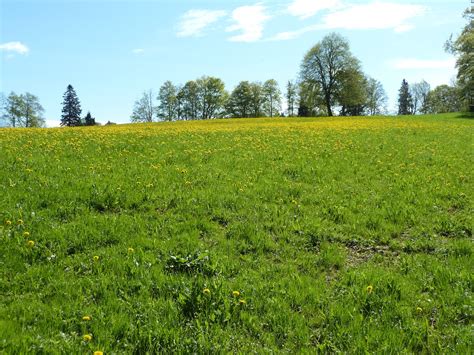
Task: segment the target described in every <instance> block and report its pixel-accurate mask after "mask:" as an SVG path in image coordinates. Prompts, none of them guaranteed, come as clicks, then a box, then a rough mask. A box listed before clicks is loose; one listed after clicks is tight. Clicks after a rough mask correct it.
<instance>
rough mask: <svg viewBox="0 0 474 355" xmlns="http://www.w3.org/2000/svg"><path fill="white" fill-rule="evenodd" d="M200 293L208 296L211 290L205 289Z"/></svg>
mask: <svg viewBox="0 0 474 355" xmlns="http://www.w3.org/2000/svg"><path fill="white" fill-rule="evenodd" d="M202 293H204V294H205V295H210V294H211V290H209V289H208V288H205V289H204V290H202Z"/></svg>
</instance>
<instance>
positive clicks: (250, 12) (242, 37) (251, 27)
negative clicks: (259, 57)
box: [226, 4, 270, 42]
mask: <svg viewBox="0 0 474 355" xmlns="http://www.w3.org/2000/svg"><path fill="white" fill-rule="evenodd" d="M265 10H266V8H265V6H263V5H261V4H256V5H252V6H241V7H238V8H236V9H235V10H234V11H232V19H233V20H234V21H235V22H236V23H235V24H234V25H232V26H229V27H227V29H226V31H227V32H234V31H242V33H241V34H239V35H236V36H233V37H230V38H229V41H232V42H256V41H258V40H260V39H261V38H262V35H263V27H264V24H265V22H266V21H268V20H269V19H270V16H268V15H267V14H266V13H265Z"/></svg>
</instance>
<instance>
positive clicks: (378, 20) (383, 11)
mask: <svg viewBox="0 0 474 355" xmlns="http://www.w3.org/2000/svg"><path fill="white" fill-rule="evenodd" d="M426 10H427V8H426V7H425V6H421V5H411V4H397V3H390V2H378V1H376V2H372V3H368V4H356V5H347V6H344V7H338V9H336V10H335V11H333V12H330V13H328V14H326V15H325V16H324V17H323V20H322V22H321V23H319V24H315V25H311V26H306V27H303V28H301V29H299V30H296V31H287V32H280V33H278V34H277V35H275V36H274V37H273V38H271V39H272V40H275V41H281V40H290V39H294V38H297V37H300V36H302V35H303V34H305V33H308V32H314V31H318V30H327V29H346V30H393V31H394V32H396V33H401V32H406V31H410V30H412V29H413V28H414V26H413V25H412V24H410V23H407V21H409V20H411V19H413V18H415V17H418V16H421V15H423V14H424V13H425V12H426Z"/></svg>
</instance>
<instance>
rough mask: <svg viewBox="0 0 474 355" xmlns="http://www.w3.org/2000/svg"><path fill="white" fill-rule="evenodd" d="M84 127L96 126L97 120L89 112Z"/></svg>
mask: <svg viewBox="0 0 474 355" xmlns="http://www.w3.org/2000/svg"><path fill="white" fill-rule="evenodd" d="M84 125H86V126H95V118H94V117H92V115H91V113H90V112H87V115H86V117H84Z"/></svg>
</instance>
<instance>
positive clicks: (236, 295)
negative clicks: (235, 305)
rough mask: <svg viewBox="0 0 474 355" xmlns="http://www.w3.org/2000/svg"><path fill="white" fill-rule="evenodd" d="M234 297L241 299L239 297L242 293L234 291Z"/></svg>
mask: <svg viewBox="0 0 474 355" xmlns="http://www.w3.org/2000/svg"><path fill="white" fill-rule="evenodd" d="M232 296H234V297H239V296H240V292H239V291H233V292H232Z"/></svg>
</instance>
